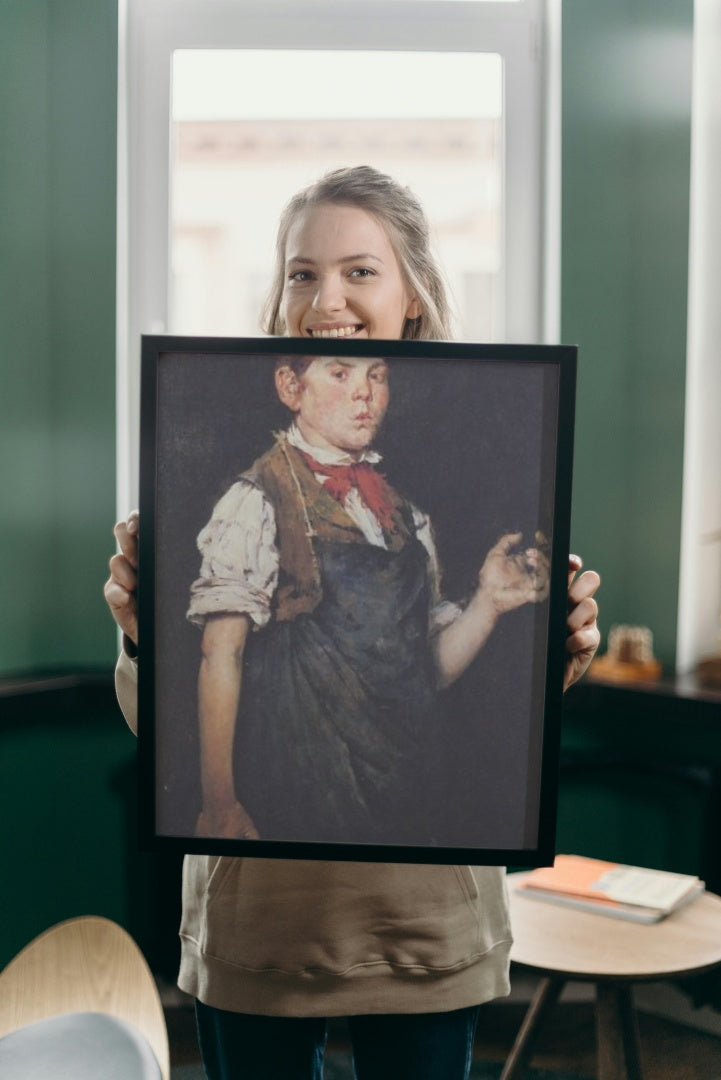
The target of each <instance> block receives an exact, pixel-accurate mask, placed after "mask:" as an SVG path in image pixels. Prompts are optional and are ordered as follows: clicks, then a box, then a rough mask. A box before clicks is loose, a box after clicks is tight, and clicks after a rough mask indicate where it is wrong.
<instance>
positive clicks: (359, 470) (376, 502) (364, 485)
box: [300, 450, 395, 532]
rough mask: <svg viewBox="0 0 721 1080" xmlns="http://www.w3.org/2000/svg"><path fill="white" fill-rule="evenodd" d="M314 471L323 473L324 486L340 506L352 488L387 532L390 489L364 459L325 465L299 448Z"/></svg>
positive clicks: (390, 521)
mask: <svg viewBox="0 0 721 1080" xmlns="http://www.w3.org/2000/svg"><path fill="white" fill-rule="evenodd" d="M300 452H301V454H302V455H303V457H304V458H305V460H306V461H307V462H308V464H309V465H310V467H311V469H312V470H313V472H314V473H318V475H319V476H322V477H323V487H324V488H325V489H326V491H327V492H328V494H329V495H332V496H333V498H334V499H336V500H337V501H338V502H339V503H340V504H341V506H342V505H343V503H344V502H345V500H346V497H347V495H348V493H349V492H350V491H351V489H352V488H355V489H356V490H357V491H358V493H359V495H360V497H361V499H362V500H363V502H364V503H365V505H366V506H367V507H368V509H369V510H370V511H371V513H372V514H373V515H374V516H375V518H376V519H377V521H378V524H379V525H380V527H381V528H382V529H384V530H385V531H386V532H390V531H392V530H393V529H394V527H395V522H394V519H393V500H392V497H391V489H390V487H389V485H388V483H387V481H386V480H385V478H384V477H383V476H381V474H380V473H379V472H376V470H375V469H374V468H373V466H372V465H371V464H369V463H368V462H367V461H354V462H351V464H349V465H324V464H323V463H322V462H320V461H316V460H315V458H312V457H311V456H310V454H307V453H306V452H305V450H301V451H300Z"/></svg>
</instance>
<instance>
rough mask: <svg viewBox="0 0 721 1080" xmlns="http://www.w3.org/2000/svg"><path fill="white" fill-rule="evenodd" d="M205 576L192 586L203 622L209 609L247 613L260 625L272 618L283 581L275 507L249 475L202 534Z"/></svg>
mask: <svg viewBox="0 0 721 1080" xmlns="http://www.w3.org/2000/svg"><path fill="white" fill-rule="evenodd" d="M198 550H199V551H200V555H201V566H200V576H199V577H198V578H197V579H196V580H195V581H194V582H193V584H192V585H191V587H190V606H189V608H188V612H187V617H188V619H189V620H190V621H191V622H193V623H195V624H196V625H198V626H202V625H203V624H204V622H205V619H206V617H207V616H208V615H222V614H244V615H248V616H249V617H250V618H251V619H252V620H253V622H254V623H255V625H256V626H265V624H266V623H267V622H268V620H269V619H270V605H271V600H272V597H273V594H274V593H275V590H276V587H277V584H278V562H279V558H278V548H277V545H276V523H275V514H274V512H273V507H272V506H271V504H270V503H269V502H268V500H267V498H266V497H265V495H264V494H263V492H262V491H261V490H260V489H259V488H257V487H256V486H255V485H254V484H251V483H249V482H248V481H246V480H239V481H238V482H237V483H235V484H233V486H232V487H231V488H229V490H228V491H227V492H226V493H225V495H224V496H223V497H222V499H220V501H219V502H218V503H217V504H216V506H215V507H214V509H213V514H212V516H211V519H210V521H209V522H208V524H207V525H206V526H205V528H204V529H203V530H202V531H201V532H200V534H199V536H198Z"/></svg>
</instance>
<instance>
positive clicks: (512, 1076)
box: [500, 978, 566, 1080]
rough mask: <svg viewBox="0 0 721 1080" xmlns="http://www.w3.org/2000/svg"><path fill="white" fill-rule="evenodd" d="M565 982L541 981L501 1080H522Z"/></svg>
mask: <svg viewBox="0 0 721 1080" xmlns="http://www.w3.org/2000/svg"><path fill="white" fill-rule="evenodd" d="M565 981H566V980H565V979H560V978H546V979H541V981H540V983H539V984H538V987H537V988H536V992H535V994H534V995H533V999H532V1000H531V1004H530V1005H529V1006H528V1012H527V1013H526V1015H525V1016H524V1018H523V1023H522V1024H521V1028H520V1030H519V1032H518V1035H516V1040H515V1042H514V1044H513V1047H512V1048H511V1052H510V1054H509V1055H508V1058H507V1060H506V1064H505V1065H504V1066H503V1072H502V1073H501V1076H500V1080H520V1077H522V1076H523V1074H524V1072H525V1071H526V1068H527V1066H528V1063H529V1061H530V1060H531V1054H532V1053H533V1045H534V1043H535V1041H536V1036H537V1035H538V1030H539V1028H540V1026H541V1022H542V1020H543V1018H544V1017H545V1016H546V1015H547V1014H548V1013H549V1012H550V1010H551V1009H552V1008H553V1006H554V1005H555V1004H556V1002H557V1001H558V998H559V995H560V993H561V990H562V989H563V984H564V983H565Z"/></svg>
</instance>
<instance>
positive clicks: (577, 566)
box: [568, 555, 583, 589]
mask: <svg viewBox="0 0 721 1080" xmlns="http://www.w3.org/2000/svg"><path fill="white" fill-rule="evenodd" d="M582 567H583V559H582V558H581V556H580V555H569V556H568V587H569V589H570V588H571V585H572V584H573V579H574V578H575V576H576V574H577V573H578V571H579V570H581V569H582Z"/></svg>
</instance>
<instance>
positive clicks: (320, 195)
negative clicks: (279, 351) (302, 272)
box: [262, 165, 452, 341]
mask: <svg viewBox="0 0 721 1080" xmlns="http://www.w3.org/2000/svg"><path fill="white" fill-rule="evenodd" d="M323 203H335V204H337V205H341V206H356V207H358V208H359V209H361V210H365V211H366V212H367V213H369V214H372V215H373V217H375V218H376V219H377V220H378V221H379V222H380V223H381V224H382V225H383V227H384V228H385V230H386V232H387V234H388V238H389V240H390V242H391V244H392V246H393V250H394V251H395V254H396V258H397V259H398V262H399V264H400V268H401V273H402V274H403V276H404V278H405V280H406V282H407V284H408V286H409V287H410V288H411V290H412V291H413V292H414V293H415V295H416V296H417V297H418V300H419V301H420V304H421V309H422V311H421V314H420V315H419V316H418V318H416V319H406V321H405V324H404V326H403V332H402V334H401V337H403V338H407V339H415V340H419V339H423V340H439V341H447V340H449V339H450V338H451V337H452V333H451V311H450V306H449V303H448V297H447V291H446V286H445V284H444V281H443V275H442V273H441V270H440V268H439V266H438V264H437V262H436V260H435V257H434V256H433V254H432V252H431V249H430V234H429V228H428V221H427V218H426V215H425V212H424V210H423V207H422V206H421V203H420V201H419V200H418V199H417V197H416V196H415V195H414V194H413V192H412V191H411V190H410V188H407V187H403V186H402V185H401V184H399V183H398V182H397V181H396V180H394V179H393V178H392V177H390V176H386V174H385V173H382V172H379V171H378V170H377V169H374V168H372V167H371V166H370V165H356V166H353V167H349V168H344V169H335V170H334V171H333V172H329V173H326V175H325V176H322V177H321V178H320V180H317V181H316V182H315V183H314V184H311V185H310V186H309V187H307V188H304V189H303V190H302V191H299V192H298V194H297V195H294V196H293V198H292V199H291V200H290V202H289V203H288V204H287V206H286V207H285V209H284V211H283V213H282V214H281V218H280V222H279V224H278V235H277V239H276V252H275V259H276V261H275V276H274V280H273V284H272V286H271V290H270V293H269V296H268V299H267V301H266V304H265V308H264V312H263V322H262V326H263V330H264V331H265V332H266V333H268V334H277V335H283V334H284V333H285V331H286V327H285V323H284V321H283V318H282V315H281V303H282V298H283V290H284V284H285V253H286V244H287V240H288V233H289V231H290V228H291V226H292V225H293V223H294V222H295V220H296V218H297V217H298V215H299V214H301V213H303V211H304V210H307V209H308V208H309V207H311V206H321V205H322V204H323Z"/></svg>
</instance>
